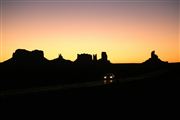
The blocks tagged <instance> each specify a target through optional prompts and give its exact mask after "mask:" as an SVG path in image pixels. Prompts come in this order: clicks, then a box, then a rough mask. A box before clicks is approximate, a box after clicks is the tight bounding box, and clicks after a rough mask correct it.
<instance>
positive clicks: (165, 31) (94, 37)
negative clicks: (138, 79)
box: [0, 0, 180, 63]
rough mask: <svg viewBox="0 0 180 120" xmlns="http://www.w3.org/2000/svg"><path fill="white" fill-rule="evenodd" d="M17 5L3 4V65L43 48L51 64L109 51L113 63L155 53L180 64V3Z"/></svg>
mask: <svg viewBox="0 0 180 120" xmlns="http://www.w3.org/2000/svg"><path fill="white" fill-rule="evenodd" d="M12 1H13V0H1V13H2V14H1V23H2V24H1V48H0V50H1V51H0V52H1V56H0V61H1V62H2V61H5V60H7V59H9V58H11V57H12V53H13V52H14V51H15V50H16V49H18V48H22V49H27V50H34V49H39V50H43V51H44V55H45V57H46V58H47V59H49V60H51V59H54V58H57V57H58V54H62V55H63V57H64V58H65V59H70V60H72V61H74V60H75V59H76V57H77V54H78V53H89V54H98V58H100V57H101V56H100V55H101V52H102V51H106V52H107V54H108V59H109V60H110V61H111V62H112V63H132V62H133V63H141V62H143V61H145V60H146V59H148V58H149V57H150V52H151V51H152V50H155V51H156V53H157V54H158V55H159V57H160V59H162V60H164V61H169V62H179V61H180V59H179V51H180V49H179V36H178V35H179V30H178V29H179V2H178V1H179V0H159V2H157V1H155V0H152V1H148V0H141V2H140V0H134V1H139V2H132V0H129V2H127V1H126V2H125V1H123V0H119V1H116V2H115V1H114V2H107V3H106V2H99V3H96V2H93V1H92V2H88V3H86V2H77V1H76V2H56V1H54V2H50V3H46V2H33V1H31V0H26V1H29V2H12ZM30 1H31V2H30ZM46 1H47V0H46ZM106 1H107V0H106ZM109 1H110V0H109Z"/></svg>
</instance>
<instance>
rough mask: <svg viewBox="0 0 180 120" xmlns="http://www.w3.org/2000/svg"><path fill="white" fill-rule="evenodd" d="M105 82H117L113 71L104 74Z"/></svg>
mask: <svg viewBox="0 0 180 120" xmlns="http://www.w3.org/2000/svg"><path fill="white" fill-rule="evenodd" d="M103 82H104V84H112V83H115V82H116V80H115V75H114V74H113V73H107V74H105V75H104V76H103Z"/></svg>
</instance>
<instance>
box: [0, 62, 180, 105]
mask: <svg viewBox="0 0 180 120" xmlns="http://www.w3.org/2000/svg"><path fill="white" fill-rule="evenodd" d="M117 66H118V65H116V67H117ZM119 66H121V67H119ZM119 66H118V67H117V68H116V67H115V68H114V70H116V71H113V72H115V73H116V75H117V76H118V74H117V73H118V72H119V71H122V73H123V71H125V73H123V74H121V75H122V78H120V77H117V79H118V83H114V84H108V85H104V84H103V81H102V80H101V79H99V80H98V79H95V80H93V81H86V82H82V81H79V82H77V83H74V82H73V83H68V84H60V83H59V84H57V83H56V82H55V83H56V84H51V85H38V86H29V87H26V88H23V87H19V88H13V87H12V88H11V89H2V91H1V94H0V95H1V96H0V97H1V100H2V103H6V102H7V103H8V102H10V103H25V104H26V103H27V104H30V103H34V102H35V103H37V102H39V103H42V102H45V101H46V102H53V103H54V102H55V103H56V102H57V103H58V104H62V105H63V104H64V102H73V101H79V100H82V101H84V100H85V101H86V100H88V101H89V100H95V101H96V100H98V99H105V100H107V101H108V99H111V100H122V99H125V98H131V99H136V98H140V99H144V98H155V99H157V98H160V97H165V98H173V97H177V95H178V85H177V82H178V81H179V71H180V70H179V69H180V67H179V66H180V65H179V64H175V63H174V64H168V65H166V67H164V66H163V67H162V66H161V67H158V68H157V67H156V69H155V68H154V67H153V69H151V70H150V68H149V67H145V68H146V69H144V70H139V68H141V67H138V69H137V65H135V66H134V67H132V68H134V70H133V69H132V68H131V66H133V65H119ZM123 66H125V67H124V68H123ZM128 66H129V68H131V70H130V69H128V71H127V70H126V69H125V68H128ZM118 68H120V69H121V70H118V71H117V69H118ZM135 68H136V69H135ZM143 68H144V67H143ZM147 68H148V70H147ZM132 71H136V72H137V73H136V74H135V75H134V74H133V73H134V72H132ZM138 71H139V74H138ZM131 72H132V73H131ZM127 73H128V74H129V75H130V76H128V75H127ZM130 73H131V74H130ZM107 101H106V102H107ZM61 102H62V103H61Z"/></svg>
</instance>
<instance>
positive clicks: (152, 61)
mask: <svg viewBox="0 0 180 120" xmlns="http://www.w3.org/2000/svg"><path fill="white" fill-rule="evenodd" d="M166 63H168V62H164V61H162V60H161V59H159V57H158V55H156V54H155V51H152V52H151V58H149V59H148V60H146V61H145V62H143V64H147V65H152V64H156V65H160V64H166Z"/></svg>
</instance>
